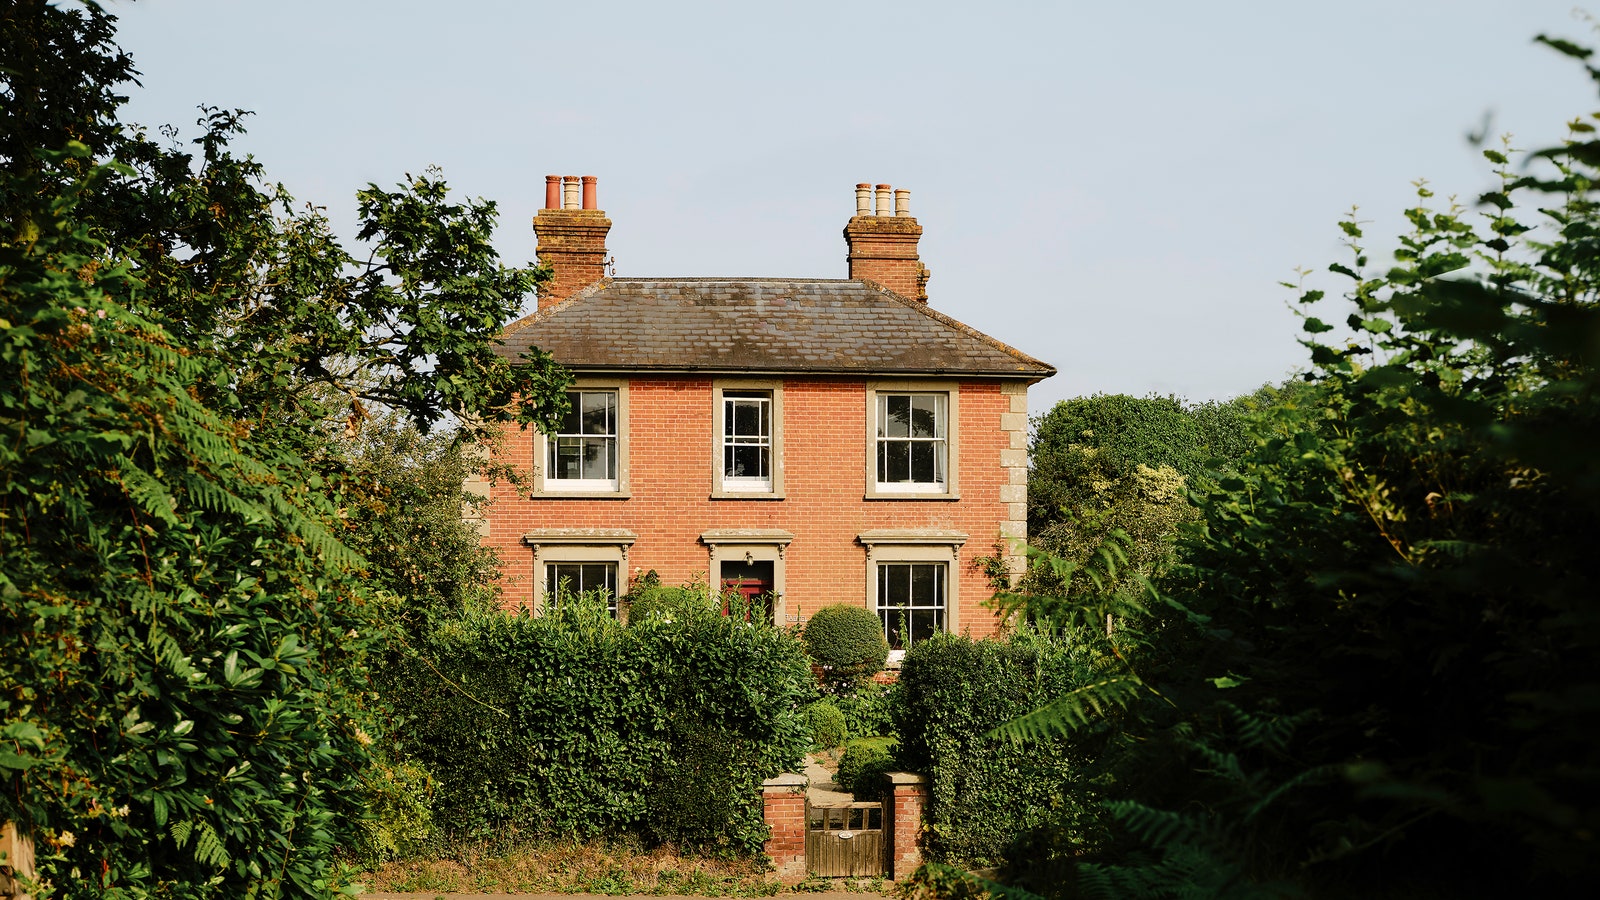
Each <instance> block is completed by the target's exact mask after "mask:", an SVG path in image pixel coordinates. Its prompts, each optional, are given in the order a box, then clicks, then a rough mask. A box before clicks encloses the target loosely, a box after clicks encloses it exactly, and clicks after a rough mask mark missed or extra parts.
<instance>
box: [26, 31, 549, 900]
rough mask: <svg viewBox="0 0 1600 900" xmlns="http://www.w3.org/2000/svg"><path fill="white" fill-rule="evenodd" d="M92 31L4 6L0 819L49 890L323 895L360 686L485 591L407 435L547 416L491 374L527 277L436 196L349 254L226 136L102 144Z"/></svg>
mask: <svg viewBox="0 0 1600 900" xmlns="http://www.w3.org/2000/svg"><path fill="white" fill-rule="evenodd" d="M114 21H115V20H114V18H113V17H112V16H110V15H109V14H107V13H106V12H105V11H104V10H103V9H102V8H100V7H99V6H98V5H97V4H94V3H88V4H85V5H83V6H81V7H76V6H75V7H73V8H60V7H56V6H52V5H50V4H48V3H45V2H42V0H20V2H16V3H8V4H5V5H4V7H3V8H0V36H3V38H4V41H5V46H6V48H7V51H6V62H5V67H4V69H3V70H0V94H3V96H4V101H5V102H4V103H0V211H3V213H4V216H3V222H4V223H5V224H4V227H3V231H0V635H3V637H4V641H3V644H0V646H3V647H4V650H3V651H0V673H3V674H0V683H3V684H4V685H5V686H6V688H5V692H4V693H3V694H0V733H3V736H4V741H3V742H0V818H4V819H9V820H14V821H16V822H18V823H19V824H20V825H21V826H22V827H23V829H24V830H25V831H26V832H28V833H31V834H32V835H34V836H35V837H36V838H38V839H39V842H40V848H41V858H40V866H41V872H42V873H43V874H44V875H45V876H46V877H47V878H48V879H50V880H52V881H54V883H55V889H56V890H57V892H58V893H60V894H62V895H65V896H96V897H99V896H129V897H133V896H147V895H153V894H158V895H161V896H196V897H200V896H227V897H235V896H278V895H282V894H318V893H326V892H327V891H328V890H330V886H329V884H328V882H327V873H328V870H329V865H330V860H331V853H332V850H333V847H334V845H335V844H336V843H343V842H345V841H347V840H349V839H350V838H351V837H352V836H353V831H354V829H355V825H356V823H357V821H358V819H359V817H360V797H361V792H362V790H363V789H367V790H370V785H365V784H364V780H365V779H364V776H363V769H364V767H365V766H366V764H367V761H368V757H369V753H370V750H369V749H368V744H369V743H370V742H371V738H370V737H369V736H368V735H369V733H371V732H372V725H371V722H372V721H373V718H374V717H373V716H372V714H371V713H370V712H369V711H368V710H367V709H366V707H365V702H366V699H369V698H370V694H369V693H368V692H369V691H370V690H371V689H372V687H373V686H374V685H373V684H372V683H371V682H370V677H371V673H369V672H368V669H367V666H368V661H369V660H375V659H376V658H377V657H378V656H379V651H380V650H382V649H384V644H383V641H384V638H385V636H386V634H387V626H388V624H389V623H390V622H392V621H395V620H405V619H407V618H408V617H409V619H410V620H411V621H419V620H421V621H426V619H427V618H428V616H429V615H432V614H433V613H435V612H437V611H439V610H451V609H457V608H460V607H462V606H466V605H469V604H470V603H471V602H472V601H473V598H474V597H475V596H478V595H480V594H481V593H482V592H483V590H484V589H485V588H484V585H485V580H486V578H487V576H488V572H489V569H488V561H487V559H486V558H485V557H484V556H483V555H482V553H481V551H479V550H478V549H477V548H476V546H475V543H472V542H470V541H469V540H468V539H467V537H466V535H465V534H464V533H463V531H462V527H461V524H460V522H459V521H458V520H455V521H449V516H448V515H447V512H446V511H447V510H449V512H452V513H455V514H456V515H457V516H458V515H459V510H460V506H459V500H460V497H461V495H460V491H459V484H455V485H452V486H451V487H450V489H449V490H444V489H443V486H444V484H445V483H446V482H447V481H449V480H450V479H451V478H453V477H454V476H455V475H456V474H457V473H458V472H459V471H460V470H461V468H462V467H463V466H464V465H465V464H464V462H463V461H462V459H461V457H460V456H459V455H456V451H455V450H454V449H452V447H451V445H452V444H453V443H455V442H456V440H457V437H456V436H455V435H449V434H447V435H444V436H441V437H435V438H425V437H423V436H422V435H423V434H425V433H427V432H428V431H429V430H430V429H432V428H434V427H435V426H438V425H441V424H445V425H451V426H455V427H456V428H457V429H458V432H457V433H458V434H459V435H460V436H461V437H463V438H465V437H482V436H485V435H492V434H495V433H497V432H498V431H500V430H501V429H502V428H504V427H506V426H508V425H511V424H513V423H516V424H523V425H525V424H530V423H541V422H548V421H551V420H552V419H553V417H555V416H556V415H558V414H559V412H560V408H561V406H562V405H563V404H564V402H565V396H564V393H563V388H564V386H565V383H566V375H565V373H564V372H562V371H561V370H560V369H559V368H557V367H556V366H554V364H553V363H552V362H551V361H550V360H549V359H548V358H547V357H544V356H541V355H538V354H535V355H534V356H533V357H531V358H529V359H526V360H525V361H524V362H525V363H526V364H525V365H521V366H513V365H511V364H510V363H509V362H508V361H506V360H504V359H501V358H500V357H499V356H497V355H496V354H495V353H494V352H493V349H494V342H495V339H496V336H497V335H498V333H499V330H500V328H501V327H502V325H503V324H504V322H505V321H506V320H507V319H508V318H509V317H510V316H511V315H512V314H514V312H515V311H517V310H518V309H519V308H520V305H521V303H522V300H523V298H524V297H525V296H526V295H527V294H528V292H529V291H530V289H531V288H532V286H533V285H534V284H535V282H536V281H537V280H538V279H539V278H541V277H542V272H540V271H539V270H534V269H525V268H508V267H504V266H502V265H501V264H500V263H499V261H498V259H497V258H496V256H495V254H494V252H493V250H492V248H491V246H490V244H489V235H490V232H491V229H492V226H493V221H494V207H493V204H491V203H487V202H484V201H467V202H454V201H452V200H451V199H450V198H449V196H448V191H447V188H446V186H445V185H444V183H443V182H442V181H441V180H440V179H439V178H438V177H437V175H436V174H433V173H429V174H427V175H425V176H423V177H420V178H410V177H408V178H407V180H406V182H405V183H404V184H402V185H400V186H399V187H398V188H396V189H393V190H384V189H381V188H378V187H376V186H368V188H366V189H365V190H363V191H361V192H360V193H359V194H358V198H357V199H358V203H359V207H360V213H361V221H362V223H363V224H362V230H361V234H360V236H359V240H360V242H361V244H362V247H361V249H360V250H359V251H355V250H350V249H346V248H345V247H344V246H343V245H341V244H340V243H339V242H338V241H337V240H335V239H334V237H333V236H332V235H331V233H330V232H329V230H328V225H327V222H326V220H325V219H324V218H323V217H322V216H321V215H320V214H319V213H318V212H317V211H316V210H315V209H314V208H306V209H304V210H301V209H299V208H298V206H297V204H296V203H295V202H294V200H293V199H292V198H291V197H289V196H288V194H287V192H286V191H284V189H283V188H282V187H281V186H279V185H272V184H270V183H268V182H267V181H266V180H265V177H264V171H263V168H262V167H261V165H260V164H259V163H257V162H256V161H255V160H253V159H251V158H249V157H240V156H237V155H235V154H234V153H233V152H232V151H231V149H230V147H229V141H230V140H231V139H232V137H233V136H234V135H236V134H237V133H239V131H240V130H241V122H242V120H243V116H244V114H243V113H239V112H228V111H222V110H214V109H207V110H205V114H204V118H203V119H202V121H201V123H200V124H201V134H200V135H199V137H197V138H195V139H194V140H193V141H192V142H191V143H190V144H188V145H184V144H182V143H180V138H179V134H178V132H177V131H176V130H175V129H163V130H162V134H161V138H160V139H159V140H157V139H155V138H152V137H151V136H150V135H149V134H148V133H146V132H145V131H144V130H142V129H139V128H136V127H132V126H127V125H125V124H123V123H122V122H121V121H120V120H119V117H118V113H119V108H120V105H121V103H122V102H123V99H124V98H123V97H121V96H120V94H119V91H121V90H122V89H123V86H125V85H126V84H127V83H128V82H129V81H131V80H132V78H133V76H134V70H133V66H132V61H131V60H130V59H129V58H128V56H127V55H126V54H125V53H123V52H122V51H121V50H119V49H118V48H117V47H116V46H115V44H114V42H113V34H114V27H113V26H114ZM374 429H375V430H376V433H374ZM425 497H426V500H427V502H423V500H424V498H425ZM406 542H409V544H410V550H411V553H410V554H409V555H406V554H403V553H402V552H400V551H399V549H398V548H400V547H401V546H403V545H404V544H405V543H406ZM351 546H354V547H355V548H356V549H358V550H360V551H363V552H367V553H370V554H371V557H372V558H371V559H370V560H364V559H363V558H362V557H361V556H360V555H359V554H358V553H357V552H354V551H352V549H350V548H351ZM428 554H432V555H431V556H430V555H428ZM434 563H436V564H437V565H431V564H434ZM424 566H427V567H428V568H426V569H424V568H423V567H424ZM399 593H403V594H405V595H406V596H407V597H408V598H414V600H415V604H416V606H417V607H418V610H417V611H412V612H408V613H407V614H404V615H402V614H401V613H399V612H398V610H397V608H396V606H395V604H396V602H397V601H396V600H395V596H396V594H399ZM379 610H381V611H379ZM406 778H408V779H411V780H413V781H414V780H416V779H414V778H412V776H411V775H407V776H406Z"/></svg>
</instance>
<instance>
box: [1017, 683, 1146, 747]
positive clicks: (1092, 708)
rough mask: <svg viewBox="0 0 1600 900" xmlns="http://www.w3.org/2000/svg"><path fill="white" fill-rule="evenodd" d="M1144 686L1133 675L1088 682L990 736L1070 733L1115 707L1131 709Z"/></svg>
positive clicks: (1045, 735)
mask: <svg viewBox="0 0 1600 900" xmlns="http://www.w3.org/2000/svg"><path fill="white" fill-rule="evenodd" d="M1143 688H1144V683H1143V682H1142V681H1140V680H1139V679H1138V677H1137V676H1133V675H1122V676H1119V677H1116V678H1108V679H1106V680H1104V681H1097V682H1095V683H1094V684H1086V685H1084V686H1083V687H1081V688H1078V689H1077V690H1073V691H1068V692H1067V693H1065V694H1062V695H1061V696H1060V697H1057V698H1056V699H1054V700H1052V701H1050V702H1049V703H1048V704H1046V705H1044V706H1042V707H1040V708H1039V709H1036V710H1034V711H1033V712H1031V713H1027V714H1025V715H1022V716H1018V717H1017V718H1015V719H1012V720H1011V721H1009V722H1006V723H1004V724H1002V725H999V726H997V727H996V728H994V729H993V730H991V731H990V732H989V736H990V737H1003V738H1009V739H1010V740H1013V741H1016V742H1017V743H1021V742H1022V741H1024V740H1027V739H1028V738H1043V737H1048V736H1050V735H1052V734H1070V733H1071V732H1073V731H1076V730H1077V729H1079V728H1081V727H1083V726H1084V725H1086V724H1088V723H1089V722H1090V721H1091V720H1092V719H1094V718H1097V717H1100V716H1104V715H1105V714H1106V712H1107V710H1110V709H1112V708H1113V707H1115V708H1117V709H1127V707H1128V704H1129V703H1130V702H1131V701H1132V700H1133V698H1134V697H1136V696H1137V695H1138V694H1139V692H1140V691H1141V690H1142V689H1143Z"/></svg>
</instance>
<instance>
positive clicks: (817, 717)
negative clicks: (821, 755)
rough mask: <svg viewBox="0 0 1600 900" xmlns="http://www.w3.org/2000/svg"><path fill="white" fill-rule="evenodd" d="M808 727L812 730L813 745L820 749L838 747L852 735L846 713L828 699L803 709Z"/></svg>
mask: <svg viewBox="0 0 1600 900" xmlns="http://www.w3.org/2000/svg"><path fill="white" fill-rule="evenodd" d="M802 714H803V715H804V716H805V721H806V728H807V729H809V730H810V732H811V745H812V746H813V747H816V748H817V749H819V750H826V749H828V748H830V747H837V746H839V745H841V744H843V743H844V742H845V739H846V738H848V737H849V736H850V730H849V727H848V726H847V724H846V722H845V717H844V713H843V712H840V710H839V707H838V706H835V705H834V704H833V703H830V702H829V701H827V700H818V701H817V702H815V703H813V704H811V705H810V706H807V707H806V708H805V709H804V710H802Z"/></svg>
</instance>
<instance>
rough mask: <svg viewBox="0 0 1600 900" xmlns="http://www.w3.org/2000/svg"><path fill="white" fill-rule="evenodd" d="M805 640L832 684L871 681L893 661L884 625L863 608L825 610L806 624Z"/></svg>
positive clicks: (820, 611)
mask: <svg viewBox="0 0 1600 900" xmlns="http://www.w3.org/2000/svg"><path fill="white" fill-rule="evenodd" d="M801 640H803V641H804V642H805V647H806V653H807V654H808V655H809V656H810V657H811V660H812V661H813V662H815V663H816V664H817V665H819V666H821V667H822V669H823V671H824V672H825V673H827V675H826V677H827V678H828V680H829V681H831V682H839V681H844V682H852V681H855V680H856V679H860V678H868V677H871V676H872V675H875V674H877V673H878V672H881V671H883V664H884V661H885V660H887V659H888V658H889V644H888V642H887V641H885V640H884V639H883V623H882V622H880V621H879V620H878V617H877V616H876V615H874V614H873V613H872V612H871V611H870V610H868V609H867V608H866V607H863V606H850V605H848V604H845V603H839V604H835V605H833V606H824V607H823V608H821V609H819V610H817V612H816V614H815V615H813V616H812V617H811V620H810V621H809V622H807V623H806V627H805V631H804V632H803V633H802V635H801Z"/></svg>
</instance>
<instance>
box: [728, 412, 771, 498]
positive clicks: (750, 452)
mask: <svg viewBox="0 0 1600 900" xmlns="http://www.w3.org/2000/svg"><path fill="white" fill-rule="evenodd" d="M722 489H723V490H725V491H770V490H772V392H771V391H733V390H729V391H723V393H722Z"/></svg>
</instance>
